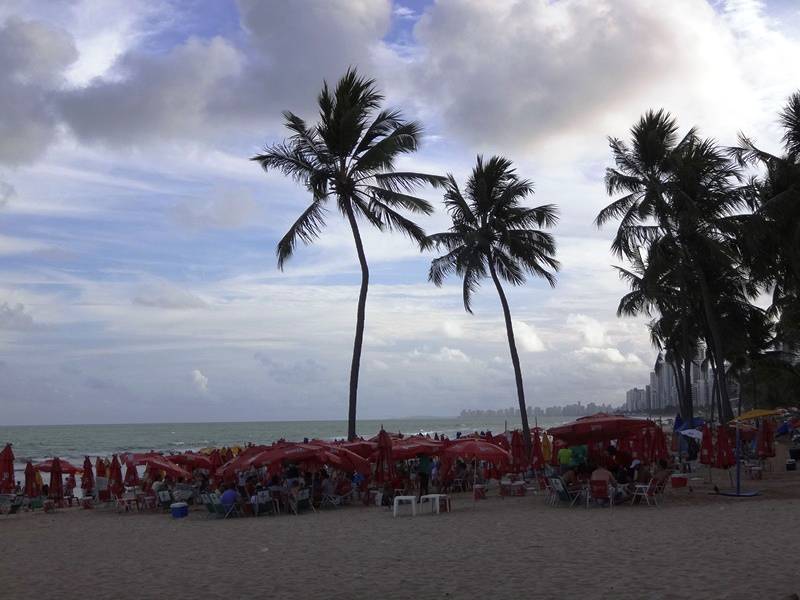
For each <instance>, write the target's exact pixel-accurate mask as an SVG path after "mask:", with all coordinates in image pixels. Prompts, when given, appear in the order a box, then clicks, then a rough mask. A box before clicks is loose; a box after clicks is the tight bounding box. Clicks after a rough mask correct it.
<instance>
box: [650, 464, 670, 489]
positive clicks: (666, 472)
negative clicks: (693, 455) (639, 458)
mask: <svg viewBox="0 0 800 600" xmlns="http://www.w3.org/2000/svg"><path fill="white" fill-rule="evenodd" d="M670 475H672V471H671V470H670V468H669V466H668V465H667V461H665V460H664V459H663V458H662V459H661V460H659V461H658V469H656V472H655V473H654V474H653V483H654V484H655V485H656V487H658V486H661V485H663V484H664V483H665V482H666V481H667V479H669V477H670Z"/></svg>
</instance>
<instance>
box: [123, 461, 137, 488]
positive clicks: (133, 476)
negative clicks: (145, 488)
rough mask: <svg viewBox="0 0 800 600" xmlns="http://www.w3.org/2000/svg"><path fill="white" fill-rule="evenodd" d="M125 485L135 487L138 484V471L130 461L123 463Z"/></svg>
mask: <svg viewBox="0 0 800 600" xmlns="http://www.w3.org/2000/svg"><path fill="white" fill-rule="evenodd" d="M125 485H127V486H128V487H135V486H137V485H139V473H138V472H137V471H136V465H135V464H133V463H132V462H128V463H125Z"/></svg>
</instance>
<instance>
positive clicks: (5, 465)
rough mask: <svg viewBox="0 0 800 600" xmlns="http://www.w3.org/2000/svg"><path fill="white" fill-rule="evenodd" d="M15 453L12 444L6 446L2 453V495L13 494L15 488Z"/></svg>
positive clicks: (0, 480)
mask: <svg viewBox="0 0 800 600" xmlns="http://www.w3.org/2000/svg"><path fill="white" fill-rule="evenodd" d="M15 485H16V484H15V482H14V451H13V450H12V449H11V444H6V447H5V448H3V451H2V452H0V494H10V493H13V491H14V487H15Z"/></svg>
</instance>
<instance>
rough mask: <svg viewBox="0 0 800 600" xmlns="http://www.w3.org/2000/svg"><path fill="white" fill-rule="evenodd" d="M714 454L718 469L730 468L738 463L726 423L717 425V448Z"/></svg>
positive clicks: (715, 464)
mask: <svg viewBox="0 0 800 600" xmlns="http://www.w3.org/2000/svg"><path fill="white" fill-rule="evenodd" d="M716 450H717V451H716V454H715V455H714V466H715V467H717V468H718V469H728V468H730V467H732V466H733V465H735V464H736V459H735V458H734V456H733V449H732V448H731V441H730V438H729V437H728V428H727V427H726V426H725V425H722V424H720V425H718V426H717V448H716Z"/></svg>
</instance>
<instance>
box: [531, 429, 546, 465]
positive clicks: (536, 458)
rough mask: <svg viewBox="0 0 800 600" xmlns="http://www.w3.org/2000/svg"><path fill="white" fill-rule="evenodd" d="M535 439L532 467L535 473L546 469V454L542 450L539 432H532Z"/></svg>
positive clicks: (532, 449)
mask: <svg viewBox="0 0 800 600" xmlns="http://www.w3.org/2000/svg"><path fill="white" fill-rule="evenodd" d="M532 433H533V439H532V440H531V467H532V468H533V470H534V471H541V470H542V469H543V468H544V452H543V450H542V440H541V437H540V436H539V430H538V429H534V430H533V431H532Z"/></svg>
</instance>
